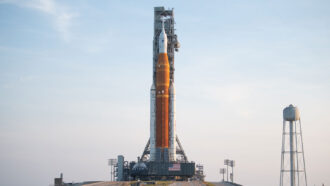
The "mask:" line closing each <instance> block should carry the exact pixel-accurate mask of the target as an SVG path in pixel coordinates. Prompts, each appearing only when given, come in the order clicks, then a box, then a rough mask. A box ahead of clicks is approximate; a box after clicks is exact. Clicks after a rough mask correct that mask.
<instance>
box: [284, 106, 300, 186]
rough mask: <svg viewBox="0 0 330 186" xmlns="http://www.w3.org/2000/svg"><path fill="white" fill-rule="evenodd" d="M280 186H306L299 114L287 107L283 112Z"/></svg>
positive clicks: (294, 108) (297, 111) (296, 109)
mask: <svg viewBox="0 0 330 186" xmlns="http://www.w3.org/2000/svg"><path fill="white" fill-rule="evenodd" d="M280 174H281V176H280V186H307V176H306V168H305V157H304V145H303V137H302V130H301V121H300V114H299V110H298V108H297V107H294V106H293V105H289V106H288V107H286V108H285V109H284V110H283V133H282V152H281V173H280Z"/></svg>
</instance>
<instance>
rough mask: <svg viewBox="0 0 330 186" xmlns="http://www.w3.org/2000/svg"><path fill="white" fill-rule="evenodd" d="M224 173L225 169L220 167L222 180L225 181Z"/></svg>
mask: <svg viewBox="0 0 330 186" xmlns="http://www.w3.org/2000/svg"><path fill="white" fill-rule="evenodd" d="M225 173H226V169H224V168H221V169H220V174H222V182H225Z"/></svg>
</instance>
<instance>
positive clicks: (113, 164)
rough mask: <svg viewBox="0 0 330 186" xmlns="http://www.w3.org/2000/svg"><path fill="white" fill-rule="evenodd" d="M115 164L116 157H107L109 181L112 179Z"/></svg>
mask: <svg viewBox="0 0 330 186" xmlns="http://www.w3.org/2000/svg"><path fill="white" fill-rule="evenodd" d="M116 164H117V159H109V160H108V165H109V166H110V181H114V173H113V172H114V166H115V165H116Z"/></svg>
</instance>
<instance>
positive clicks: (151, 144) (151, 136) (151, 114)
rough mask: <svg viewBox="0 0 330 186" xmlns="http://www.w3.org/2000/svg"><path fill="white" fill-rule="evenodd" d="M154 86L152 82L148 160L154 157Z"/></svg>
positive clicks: (153, 159) (152, 159)
mask: <svg viewBox="0 0 330 186" xmlns="http://www.w3.org/2000/svg"><path fill="white" fill-rule="evenodd" d="M155 134H156V87H155V84H154V83H152V86H151V89H150V159H149V160H150V161H155V158H156V135H155Z"/></svg>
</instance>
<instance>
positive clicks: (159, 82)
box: [149, 20, 176, 162]
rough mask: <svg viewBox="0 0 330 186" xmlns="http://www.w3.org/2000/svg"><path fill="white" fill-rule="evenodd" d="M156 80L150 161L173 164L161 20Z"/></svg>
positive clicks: (170, 89) (171, 100)
mask: <svg viewBox="0 0 330 186" xmlns="http://www.w3.org/2000/svg"><path fill="white" fill-rule="evenodd" d="M158 44H159V45H158V46H159V48H158V49H159V54H158V62H157V66H156V81H153V84H152V86H151V90H150V159H149V160H150V161H165V162H168V161H170V162H173V161H176V147H175V141H176V135H175V89H174V80H173V79H171V80H170V64H169V60H168V56H167V35H166V32H165V28H164V20H163V21H162V30H161V32H160V34H159V37H158Z"/></svg>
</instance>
